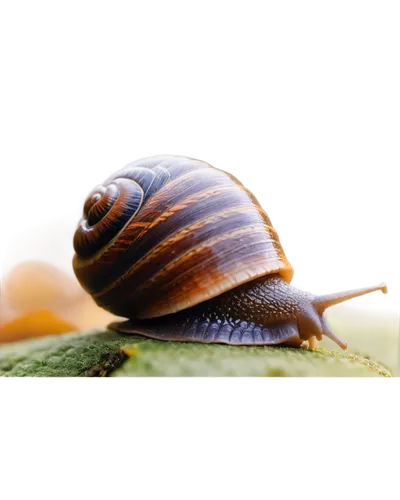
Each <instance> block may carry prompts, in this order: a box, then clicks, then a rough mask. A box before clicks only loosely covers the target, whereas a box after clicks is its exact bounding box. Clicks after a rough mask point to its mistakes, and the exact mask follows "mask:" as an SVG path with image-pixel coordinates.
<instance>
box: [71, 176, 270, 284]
mask: <svg viewBox="0 0 400 500" xmlns="http://www.w3.org/2000/svg"><path fill="white" fill-rule="evenodd" d="M207 200H210V201H211V205H210V204H208V203H207ZM218 203H219V205H218V207H220V209H221V210H223V209H225V208H226V207H227V206H232V205H233V206H243V205H246V204H247V205H251V203H250V199H249V197H248V195H247V193H246V192H245V191H243V190H242V189H240V187H239V186H238V185H236V184H234V183H233V181H232V180H231V179H229V177H227V176H226V175H224V174H223V173H222V172H219V171H218V173H217V174H215V172H214V170H212V169H211V168H210V169H209V170H207V171H195V172H190V173H189V174H186V175H182V176H181V177H179V178H178V179H176V180H175V181H171V182H170V183H169V184H168V185H166V186H164V187H163V188H162V189H161V190H160V191H159V192H157V193H156V194H155V195H154V196H153V198H152V199H150V200H149V201H148V203H147V205H145V206H143V207H142V209H141V210H140V211H139V213H138V214H137V215H136V216H135V217H134V218H132V219H131V220H130V221H129V222H128V223H127V224H126V225H125V226H124V227H123V228H122V229H121V231H120V232H119V233H118V234H117V235H116V236H115V238H114V239H113V240H111V241H110V242H109V243H108V244H107V245H105V246H104V247H103V248H102V249H101V250H100V251H99V252H98V253H97V254H95V255H93V256H92V257H91V258H90V259H87V260H83V259H79V260H78V259H76V260H74V267H75V273H76V275H77V277H78V279H79V280H80V281H81V283H82V286H84V288H86V289H87V290H88V291H90V293H98V292H99V291H101V290H102V289H103V288H106V287H107V286H108V285H109V284H110V283H112V282H113V281H116V280H117V279H118V277H120V276H121V275H123V274H124V273H125V272H126V271H128V270H129V269H130V267H132V263H135V262H136V261H137V260H138V259H139V258H141V257H143V253H141V252H140V248H141V246H145V251H147V252H148V251H151V248H152V247H154V246H156V245H157V244H159V243H160V242H161V241H163V240H164V239H165V238H167V237H169V236H170V235H171V234H173V233H174V232H177V231H179V230H180V229H181V228H183V227H186V226H188V225H190V224H191V223H192V222H195V221H197V220H200V219H202V218H205V217H207V216H208V214H209V213H214V212H215V210H217V209H218V207H217V204H218ZM192 207H193V209H192ZM167 219H168V221H167ZM157 221H158V222H157ZM267 223H268V222H267ZM154 231H159V233H158V234H157V235H156V238H154V237H153V238H152V239H151V235H152V234H153V233H154ZM168 231H169V232H168ZM157 238H158V239H157ZM151 242H153V243H151ZM84 268H85V269H84ZM80 277H82V279H80Z"/></svg>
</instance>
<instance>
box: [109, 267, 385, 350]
mask: <svg viewBox="0 0 400 500" xmlns="http://www.w3.org/2000/svg"><path fill="white" fill-rule="evenodd" d="M376 290H381V291H382V292H383V293H387V287H386V285H385V283H380V284H379V285H377V286H370V287H366V288H359V289H357V290H349V291H345V292H338V293H333V294H329V295H321V296H315V295H312V294H311V293H307V292H303V291H302V290H298V289H297V288H294V287H293V286H291V285H289V284H288V283H286V282H285V281H284V280H283V279H282V278H281V277H280V276H279V275H277V274H273V275H270V276H263V277H261V278H259V279H256V280H254V281H251V282H249V283H245V284H243V285H241V286H238V287H237V288H234V289H233V290H229V291H228V292H225V293H223V294H222V295H220V296H218V297H215V298H213V299H211V300H208V301H206V302H203V303H201V304H198V305H197V306H194V307H191V308H190V309H186V310H184V311H181V312H179V313H176V314H169V315H168V316H161V317H159V318H155V319H151V320H144V321H139V320H135V319H132V320H130V321H125V322H122V323H113V324H112V325H110V328H113V329H115V330H117V331H120V332H124V333H137V334H139V335H145V336H146V337H151V338H155V339H160V340H178V341H184V342H203V343H208V344H210V343H222V344H231V345H279V344H280V345H289V346H300V345H301V344H302V343H303V342H304V341H308V345H309V347H313V346H315V345H316V340H321V339H322V336H323V335H325V336H326V337H329V338H330V339H331V340H333V341H334V342H336V343H337V344H338V345H339V346H340V347H341V348H342V349H346V347H347V345H346V343H345V342H343V341H342V340H340V339H339V338H338V337H337V336H336V335H335V334H334V333H333V332H332V330H331V329H330V328H329V326H328V324H327V322H326V320H325V318H324V317H323V313H324V311H325V309H326V308H328V307H331V306H333V305H335V304H339V303H340V302H343V301H345V300H349V299H352V298H354V297H359V296H361V295H365V294H367V293H371V292H374V291H376Z"/></svg>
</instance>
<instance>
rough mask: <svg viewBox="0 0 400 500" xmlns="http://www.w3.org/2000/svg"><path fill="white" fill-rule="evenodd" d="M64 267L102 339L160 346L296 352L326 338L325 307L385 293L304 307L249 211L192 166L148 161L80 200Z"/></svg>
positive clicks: (236, 188)
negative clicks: (138, 339)
mask: <svg viewBox="0 0 400 500" xmlns="http://www.w3.org/2000/svg"><path fill="white" fill-rule="evenodd" d="M74 248H75V252H76V254H75V256H74V260H73V266H74V271H75V274H76V276H77V278H78V280H79V282H80V283H81V285H82V287H83V288H84V289H85V290H86V291H88V292H89V293H90V294H91V295H92V297H93V298H94V300H95V301H96V302H97V304H98V305H100V306H101V307H103V308H105V309H107V310H108V311H110V312H112V313H114V314H116V315H118V316H123V317H126V318H130V320H129V321H126V322H122V323H116V324H113V325H111V327H112V328H114V329H116V330H118V331H123V332H128V333H137V334H141V335H146V336H148V337H152V338H157V339H163V340H183V341H192V342H210V343H211V342H219V343H227V344H233V345H275V344H285V345H292V346H299V345H301V344H302V342H303V341H304V340H309V342H310V345H312V344H313V339H321V338H322V335H327V336H328V337H330V338H331V339H332V340H334V341H335V342H337V343H338V344H339V345H340V346H341V347H343V348H345V346H346V345H345V343H344V342H342V341H341V340H340V339H338V338H337V337H336V336H335V335H334V334H333V332H331V330H330V329H329V327H328V325H327V324H326V321H325V319H324V318H323V316H322V314H323V312H324V310H325V309H326V308H327V307H329V306H330V305H333V304H335V303H338V302H341V301H343V300H347V299H348V298H351V297H355V296H358V295H362V294H364V293H369V292H371V291H374V290H382V291H386V286H385V285H384V284H381V285H379V286H377V287H370V288H366V289H361V290H356V291H351V292H343V293H339V294H333V295H329V296H324V297H315V296H313V295H311V294H309V293H306V292H302V291H301V290H298V289H296V288H294V287H292V286H290V285H289V283H290V281H291V279H292V276H293V268H292V266H291V265H290V264H289V262H288V261H287V259H286V257H285V254H284V252H283V249H282V246H281V244H280V241H279V237H278V235H277V233H276V231H275V229H274V228H273V226H272V223H271V221H270V219H269V217H268V215H267V214H266V213H265V211H264V210H263V209H262V207H261V206H260V204H259V203H258V201H257V199H256V198H255V197H254V195H252V193H250V192H249V191H248V190H247V189H246V188H245V187H244V186H243V185H242V184H241V183H240V182H239V181H238V180H237V179H236V178H235V177H233V176H232V175H230V174H228V173H226V172H223V171H221V170H218V169H215V168H214V167H211V166H210V165H209V164H207V163H205V162H202V161H200V160H194V159H191V158H186V157H179V156H155V157H151V158H145V159H143V160H138V161H136V162H134V163H132V164H130V165H128V166H127V167H125V168H123V169H122V170H119V171H118V172H116V173H115V174H113V175H112V176H111V177H109V178H108V179H107V180H106V181H105V182H104V183H103V184H102V185H99V186H97V187H96V188H95V189H94V190H93V191H92V192H91V193H90V194H89V196H88V198H87V200H86V202H85V205H84V209H83V217H82V219H81V221H80V223H79V226H78V228H77V230H76V233H75V236H74Z"/></svg>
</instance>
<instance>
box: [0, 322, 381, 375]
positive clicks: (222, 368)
mask: <svg viewBox="0 0 400 500" xmlns="http://www.w3.org/2000/svg"><path fill="white" fill-rule="evenodd" d="M0 375H1V376H33V377H85V376H105V375H112V376H266V377H276V376H279V377H280V376H287V377H307V376H308V377H312V376H314V377H315V376H318V377H322V376H324V377H336V376H346V377H349V376H352V377H373V376H384V377H390V376H391V373H390V372H389V371H388V370H387V369H386V368H385V367H383V366H381V365H380V364H378V363H376V362H373V361H371V360H369V359H364V358H362V357H360V356H356V355H353V354H342V353H338V352H335V351H330V350H327V349H323V348H320V349H316V350H314V351H309V350H306V349H290V348H285V347H235V346H226V345H217V344H214V345H212V344H191V343H178V342H161V341H156V340H149V339H145V338H142V337H138V336H133V335H119V334H117V333H114V332H111V331H107V330H103V331H90V332H84V333H71V334H66V335H61V336H54V337H46V338H41V339H36V340H31V341H26V342H16V343H13V344H8V345H6V346H3V347H2V348H1V351H0Z"/></svg>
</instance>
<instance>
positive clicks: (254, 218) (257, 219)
mask: <svg viewBox="0 0 400 500" xmlns="http://www.w3.org/2000/svg"><path fill="white" fill-rule="evenodd" d="M257 224H258V225H260V226H265V224H266V221H265V219H264V218H263V214H262V213H260V212H259V211H258V207H256V206H254V205H249V204H247V205H242V206H240V205H238V206H237V207H233V208H232V207H231V208H228V209H225V210H223V211H221V212H218V213H211V214H210V215H208V217H206V218H202V217H199V218H198V220H196V221H195V222H194V223H193V224H190V225H188V226H184V227H183V228H182V229H181V230H179V231H174V232H173V233H171V235H170V237H169V238H166V239H163V240H158V241H160V243H158V244H157V245H156V246H154V247H153V248H152V249H151V251H149V252H146V253H142V255H143V257H142V259H140V260H139V259H138V260H136V261H135V264H134V265H133V266H132V267H131V268H130V269H129V270H128V271H127V272H126V273H125V274H124V275H122V276H120V277H119V278H118V280H117V281H115V282H113V283H110V285H109V286H108V287H106V288H103V289H102V290H101V291H100V292H99V293H97V294H93V296H94V297H95V299H96V300H97V299H99V300H101V301H102V302H103V298H102V296H103V295H105V294H107V298H104V301H106V302H107V303H113V302H114V300H116V298H117V297H120V296H123V297H124V296H126V295H129V294H132V293H133V292H134V290H135V288H137V287H140V286H141V285H142V284H143V283H145V282H148V280H150V279H151V278H152V277H153V276H154V274H156V273H158V271H159V270H160V269H162V268H164V267H165V266H167V265H169V264H170V263H171V262H172V261H173V260H176V259H178V258H179V257H180V256H182V255H184V254H185V253H186V252H189V251H191V250H193V249H194V248H196V247H197V246H199V245H201V244H204V243H206V242H207V241H208V240H210V239H211V238H214V237H216V236H219V237H221V236H223V235H224V234H225V233H227V232H228V233H230V232H232V230H233V229H236V227H247V226H249V225H252V226H255V225H257ZM269 229H270V232H271V233H273V234H274V235H275V236H276V238H277V235H276V233H275V230H274V229H273V228H272V227H271V228H269Z"/></svg>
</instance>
